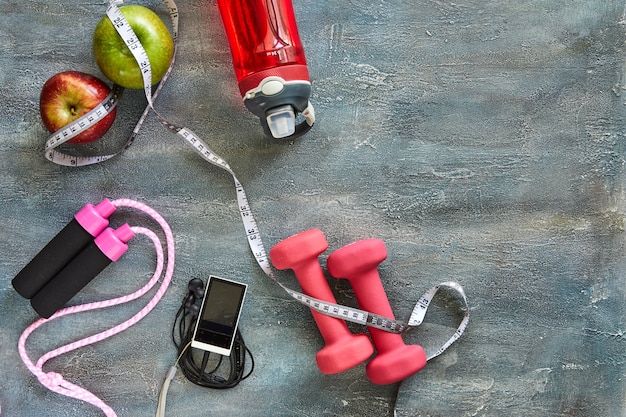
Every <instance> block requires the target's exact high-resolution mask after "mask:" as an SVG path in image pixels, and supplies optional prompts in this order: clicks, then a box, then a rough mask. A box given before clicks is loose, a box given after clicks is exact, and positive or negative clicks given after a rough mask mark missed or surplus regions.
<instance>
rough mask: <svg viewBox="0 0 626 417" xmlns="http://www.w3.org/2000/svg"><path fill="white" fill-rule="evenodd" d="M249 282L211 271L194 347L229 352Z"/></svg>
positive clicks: (194, 336)
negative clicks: (237, 280)
mask: <svg viewBox="0 0 626 417" xmlns="http://www.w3.org/2000/svg"><path fill="white" fill-rule="evenodd" d="M247 288H248V286H247V285H246V284H242V283H239V282H235V281H231V280H227V279H224V278H219V277H216V276H213V275H211V276H210V277H209V281H208V282H207V285H206V291H205V293H204V299H203V300H202V307H201V308H200V314H199V315H198V321H197V322H196V328H195V330H194V332H193V339H192V340H191V347H194V348H198V349H202V350H206V351H209V352H214V353H217V354H220V355H224V356H229V355H230V351H231V349H232V346H233V341H234V339H235V333H236V332H237V324H238V323H239V316H240V315H241V307H242V305H243V300H244V298H245V296H246V290H247Z"/></svg>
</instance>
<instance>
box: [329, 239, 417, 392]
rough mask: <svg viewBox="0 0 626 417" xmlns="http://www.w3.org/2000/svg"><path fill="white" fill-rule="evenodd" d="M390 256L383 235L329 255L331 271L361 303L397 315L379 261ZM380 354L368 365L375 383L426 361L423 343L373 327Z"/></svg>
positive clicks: (377, 311)
mask: <svg viewBox="0 0 626 417" xmlns="http://www.w3.org/2000/svg"><path fill="white" fill-rule="evenodd" d="M386 258H387V249H386V248H385V244H384V242H383V241H381V240H379V239H365V240H360V241H357V242H354V243H352V244H350V245H347V246H344V247H342V248H341V249H338V250H336V251H335V252H333V253H331V254H330V255H329V256H328V260H327V264H326V265H327V268H328V272H329V273H330V274H331V275H332V276H334V277H336V278H346V279H347V280H348V281H350V284H351V285H352V288H353V289H354V293H355V295H356V299H357V302H358V304H359V307H360V308H362V309H363V310H366V311H369V312H372V313H375V314H380V315H382V316H385V317H389V318H391V319H395V317H394V314H393V311H392V310H391V306H390V304H389V300H388V299H387V294H386V293H385V289H384V287H383V284H382V282H381V279H380V276H379V274H378V269H377V267H378V265H379V264H380V263H381V262H382V261H384V260H385V259H386ZM368 330H369V332H370V334H371V336H372V340H373V341H374V344H375V345H376V350H377V355H376V356H375V357H374V358H373V359H372V360H371V361H369V362H368V364H367V366H366V367H365V371H366V373H367V377H368V379H369V380H370V381H372V382H373V383H375V384H391V383H394V382H398V381H401V380H403V379H405V378H407V377H409V376H411V375H413V374H415V373H416V372H418V371H419V370H421V369H422V368H423V367H424V366H425V365H426V354H425V353H424V349H422V347H421V346H419V345H408V346H407V345H405V344H404V341H403V340H402V336H400V335H399V334H397V333H389V332H386V331H384V330H380V329H376V328H372V327H369V328H368Z"/></svg>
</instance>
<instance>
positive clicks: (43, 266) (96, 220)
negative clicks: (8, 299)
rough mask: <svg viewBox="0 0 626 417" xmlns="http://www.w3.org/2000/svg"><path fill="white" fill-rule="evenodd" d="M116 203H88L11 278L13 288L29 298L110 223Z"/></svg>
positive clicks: (105, 201)
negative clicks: (109, 219)
mask: <svg viewBox="0 0 626 417" xmlns="http://www.w3.org/2000/svg"><path fill="white" fill-rule="evenodd" d="M114 211H115V206H114V205H113V204H112V203H111V202H110V201H109V200H107V199H104V200H102V201H101V202H100V203H99V204H98V205H96V206H94V205H91V204H87V205H86V206H84V207H83V208H82V209H81V210H79V211H78V213H76V214H75V215H74V218H73V219H72V220H71V221H70V222H69V223H68V224H67V225H66V226H65V227H64V228H63V229H62V230H61V231H60V232H59V233H58V234H57V235H56V236H55V237H54V238H53V239H52V240H51V241H50V242H48V244H47V245H46V246H45V247H44V248H43V249H42V250H41V251H40V252H39V253H38V254H37V255H36V256H35V257H34V258H33V259H32V260H31V261H30V262H29V263H28V264H27V265H26V266H25V267H24V268H23V269H22V270H21V271H20V272H19V273H18V274H17V275H16V276H15V278H13V280H12V281H11V284H13V288H15V290H16V291H17V292H18V293H19V294H20V295H21V296H22V297H24V298H32V297H33V296H34V295H35V294H36V293H37V292H38V291H39V290H40V289H42V288H43V287H44V285H46V284H47V283H48V281H50V280H51V279H52V278H53V277H54V276H55V275H56V274H57V273H59V271H61V269H63V267H65V266H66V265H67V264H68V263H69V262H70V261H71V260H72V259H73V258H74V257H75V256H76V255H78V254H79V253H80V251H82V250H83V249H84V248H85V247H86V246H87V245H89V244H90V243H92V242H93V240H94V238H95V237H97V236H98V235H99V234H100V233H101V232H102V231H103V230H105V229H106V227H107V226H108V225H109V221H108V218H109V216H110V215H111V214H113V212H114Z"/></svg>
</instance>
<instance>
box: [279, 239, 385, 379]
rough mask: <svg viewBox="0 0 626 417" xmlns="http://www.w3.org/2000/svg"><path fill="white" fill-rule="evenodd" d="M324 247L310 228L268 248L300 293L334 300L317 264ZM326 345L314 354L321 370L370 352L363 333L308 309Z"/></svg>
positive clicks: (348, 364)
mask: <svg viewBox="0 0 626 417" xmlns="http://www.w3.org/2000/svg"><path fill="white" fill-rule="evenodd" d="M327 248H328V242H327V241H326V237H325V236H324V234H323V233H322V232H321V231H320V230H318V229H311V230H307V231H304V232H301V233H298V234H296V235H293V236H291V237H288V238H287V239H285V240H283V241H281V242H280V243H278V244H276V245H275V246H274V247H272V249H271V250H270V259H271V261H272V264H273V265H274V267H276V268H277V269H280V270H284V269H292V270H293V272H294V273H295V275H296V279H297V280H298V282H299V284H300V287H301V288H302V291H303V292H304V294H306V295H309V296H311V297H314V298H317V299H320V300H322V301H327V302H330V303H336V300H335V296H334V295H333V293H332V291H331V289H330V286H329V285H328V282H327V280H326V277H325V276H324V272H323V271H322V267H321V266H320V264H319V261H318V256H319V255H320V254H321V253H323V252H324V251H325V250H326V249H327ZM311 313H312V314H313V318H314V319H315V323H316V324H317V327H318V328H319V331H320V333H321V335H322V337H323V338H324V342H325V343H326V346H325V347H324V348H322V349H321V350H320V351H319V352H318V353H317V354H316V355H315V359H316V361H317V366H318V368H319V369H320V371H322V372H323V373H325V374H335V373H339V372H342V371H345V370H347V369H350V368H352V367H354V366H356V365H358V364H360V363H361V362H363V361H365V360H366V359H367V358H369V357H370V356H371V355H372V354H373V353H374V348H373V347H372V343H371V342H370V340H369V337H368V336H367V335H366V334H352V333H351V332H350V330H349V329H348V326H347V325H346V322H345V321H344V320H340V319H337V318H334V317H330V316H327V315H324V314H322V313H319V312H317V311H314V310H311Z"/></svg>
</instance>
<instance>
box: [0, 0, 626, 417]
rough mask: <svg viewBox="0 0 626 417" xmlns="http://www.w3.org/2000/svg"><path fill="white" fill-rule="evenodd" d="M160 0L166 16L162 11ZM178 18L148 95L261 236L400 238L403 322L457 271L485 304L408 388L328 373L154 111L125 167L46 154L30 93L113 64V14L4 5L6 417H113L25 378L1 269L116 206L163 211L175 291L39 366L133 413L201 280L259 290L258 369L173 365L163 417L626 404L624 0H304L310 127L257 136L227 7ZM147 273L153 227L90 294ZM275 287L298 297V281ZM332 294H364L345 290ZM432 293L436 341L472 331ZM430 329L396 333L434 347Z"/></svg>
mask: <svg viewBox="0 0 626 417" xmlns="http://www.w3.org/2000/svg"><path fill="white" fill-rule="evenodd" d="M143 4H146V5H148V6H150V7H152V8H153V9H154V10H156V11H158V13H159V14H160V15H161V16H162V17H164V19H167V17H166V12H165V8H164V6H163V5H162V4H161V3H160V2H158V1H152V2H145V3H143ZM178 6H179V8H180V19H181V28H180V42H179V46H180V48H179V54H178V57H177V64H176V67H175V68H174V72H173V74H172V76H171V78H170V80H169V81H168V83H167V85H166V87H165V89H164V91H163V93H162V95H161V96H160V98H159V99H158V101H157V105H156V106H157V108H158V110H159V111H160V112H161V114H163V115H164V116H166V117H167V118H169V119H171V120H172V121H173V122H176V123H179V124H183V125H185V126H187V127H189V128H190V129H192V130H194V131H195V132H196V133H197V134H199V135H200V136H201V137H203V138H204V139H205V140H206V142H207V143H208V144H209V145H210V146H211V148H212V149H213V150H214V151H215V152H217V153H218V154H220V155H221V156H223V157H224V158H225V159H226V160H227V161H228V162H229V163H230V165H231V167H232V168H233V170H234V171H235V172H236V173H237V176H238V178H239V179H240V180H241V181H242V183H243V184H244V186H245V188H246V191H247V192H248V197H249V198H250V201H251V205H252V208H253V210H254V213H255V215H256V218H257V221H258V223H259V227H260V229H261V231H262V234H263V238H264V241H265V244H266V246H267V248H268V249H269V247H271V246H272V245H274V244H275V243H277V242H279V241H280V240H282V239H284V238H285V237H287V236H290V235H291V234H294V233H297V232H299V231H302V230H305V229H308V228H311V227H318V228H321V229H323V230H324V232H325V233H326V235H327V237H328V241H329V244H330V249H329V251H328V253H330V251H331V250H332V249H336V248H339V247H340V246H342V245H344V244H347V243H350V242H353V241H355V240H358V239H361V238H366V237H377V238H380V239H383V240H384V241H385V243H386V244H387V247H388V250H389V258H388V259H387V261H385V262H384V263H383V264H382V265H381V268H380V270H381V276H382V279H383V282H384V285H385V287H386V290H387V293H388V296H389V299H390V302H391V305H392V307H393V309H394V311H395V313H396V316H397V317H399V318H403V319H406V318H408V314H409V313H410V311H411V309H412V307H413V304H414V303H415V301H416V300H417V298H418V297H419V296H420V295H421V294H422V293H423V292H424V291H425V290H426V289H427V288H429V287H430V286H432V285H434V284H436V283H438V282H440V281H445V280H450V279H452V280H456V281H458V282H459V283H461V285H463V286H464V288H465V289H466V292H467V294H468V296H469V298H470V303H471V314H472V318H471V322H470V326H469V328H468V331H467V333H466V335H465V336H464V337H463V338H462V339H461V340H460V342H458V343H457V344H455V345H453V347H452V348H450V349H449V351H448V352H446V353H445V354H444V355H443V356H441V357H440V358H437V359H435V360H433V361H431V363H429V364H428V365H427V367H426V368H425V369H424V370H423V371H422V372H420V373H419V374H417V375H415V376H413V377H411V378H409V379H408V380H406V381H405V382H404V383H402V384H401V385H399V386H398V385H390V386H375V385H373V384H371V383H369V382H368V380H367V379H366V378H365V373H364V366H363V365H361V366H359V367H357V368H355V369H353V370H350V371H347V372H345V373H342V374H339V375H334V376H326V375H322V374H321V373H320V372H319V371H318V370H317V368H316V365H315V362H314V355H315V353H316V352H317V351H318V350H319V349H320V348H321V347H322V340H321V337H320V336H319V333H318V331H317V328H316V327H315V324H314V323H313V320H312V319H311V316H310V313H309V312H308V311H307V309H306V308H304V307H303V306H301V305H300V304H298V303H297V302H294V301H290V300H288V298H287V296H286V295H285V294H284V293H283V292H282V290H281V289H280V288H279V287H278V286H277V285H275V284H274V283H272V282H271V281H269V280H268V279H267V277H265V276H264V275H263V273H262V272H261V271H260V269H259V268H258V267H257V266H256V264H255V262H254V259H253V258H252V256H251V254H250V252H249V249H248V248H247V243H246V239H245V236H244V233H243V228H242V225H241V223H240V219H239V215H238V212H237V205H236V200H235V192H234V188H233V185H232V179H231V178H230V177H229V175H228V174H227V173H225V172H223V171H221V170H219V169H218V168H215V167H213V166H211V165H209V164H207V163H206V162H204V161H203V160H201V159H200V158H199V157H198V156H197V155H196V154H195V153H194V152H193V150H192V149H191V148H190V147H188V146H187V145H185V144H184V143H183V142H182V140H180V139H179V138H178V137H176V136H174V135H172V134H171V133H169V132H168V131H166V130H165V129H163V128H161V127H160V126H159V125H158V123H157V122H156V121H155V119H154V118H153V117H150V118H149V119H148V121H147V123H146V124H145V126H144V128H143V130H142V131H141V133H140V135H139V137H138V139H137V141H136V143H135V144H134V145H133V146H132V147H131V148H130V149H129V150H128V151H127V152H125V153H124V154H122V155H121V156H120V157H118V158H115V159H113V160H111V161H109V162H106V163H103V164H100V165H96V166H92V167H85V168H74V169H72V168H64V167H60V166H56V165H54V164H52V163H50V162H48V161H46V160H45V159H44V157H43V144H44V141H45V138H46V136H47V134H46V132H45V130H44V128H43V126H42V124H41V121H40V118H39V113H38V112H39V110H38V97H39V91H40V89H41V86H42V85H43V83H44V82H45V80H46V79H47V78H49V77H50V76H52V75H53V74H55V73H57V72H60V71H63V70H68V69H74V70H80V71H84V72H90V73H93V74H96V75H100V73H99V70H98V69H97V67H96V65H95V62H94V60H93V57H92V56H91V39H90V38H91V34H92V31H93V28H94V27H95V25H96V23H97V22H98V20H99V19H100V18H101V17H102V16H103V14H104V11H105V8H106V4H105V3H104V2H103V1H97V2H95V3H94V2H91V3H90V2H85V1H83V0H68V1H67V2H64V3H59V2H49V1H35V0H24V1H19V2H18V1H12V0H2V1H1V2H0V26H1V27H2V30H1V32H0V49H1V50H2V53H0V144H1V146H2V152H1V153H0V159H1V167H2V169H1V171H0V183H1V187H0V233H1V234H2V235H1V236H2V239H0V254H1V257H0V280H1V281H0V283H1V285H0V312H1V313H2V320H1V321H0V387H1V389H0V404H1V406H2V411H3V413H2V415H3V417H4V416H18V417H19V416H58V417H70V416H81V417H89V416H99V415H101V413H100V412H99V411H98V410H97V409H95V408H93V407H91V406H90V405H87V404H84V403H81V402H78V401H74V400H70V399H66V398H65V397H61V396H59V395H57V394H54V393H52V392H49V391H47V390H46V389H45V388H43V387H42V386H41V385H40V384H39V383H38V382H37V380H36V379H35V378H34V377H33V376H32V375H31V374H30V373H29V372H28V371H27V370H26V368H25V367H24V366H23V365H22V363H21V362H20V359H19V356H18V353H17V347H16V346H17V339H18V337H19V335H20V333H21V331H22V330H23V329H24V328H25V327H26V326H27V325H28V324H30V323H31V322H32V321H33V320H34V319H35V318H36V316H35V314H34V312H33V311H32V310H31V309H30V306H29V304H28V302H27V301H26V300H24V299H22V298H20V297H19V296H18V295H17V294H16V293H15V292H14V291H13V289H12V288H11V285H10V281H11V279H12V278H13V276H14V275H15V274H16V273H17V272H18V271H19V270H20V269H21V268H22V267H23V266H24V265H25V264H26V263H27V262H28V260H30V258H31V257H32V256H33V255H34V254H35V253H37V251H38V250H39V249H40V248H41V247H43V245H44V244H45V243H46V242H47V241H48V240H49V239H50V238H52V236H54V235H55V234H56V232H57V231H58V230H60V228H61V227H62V226H63V225H64V224H65V223H66V222H67V221H68V219H69V218H70V217H71V215H72V214H73V213H74V212H76V211H77V210H78V209H79V208H80V207H82V206H83V205H84V204H85V203H88V202H92V203H96V202H98V201H100V200H101V199H102V198H103V197H109V198H112V199H114V198H120V197H128V198H135V199H138V200H140V201H142V202H145V203H147V204H149V205H151V206H153V207H154V208H156V209H157V210H159V211H160V212H161V213H162V215H163V216H164V217H165V218H166V219H167V220H168V221H169V222H170V223H171V226H172V228H173V230H174V233H175V235H176V241H177V250H178V259H177V264H176V275H175V279H174V282H173V284H172V286H171V288H170V289H169V291H168V293H167V294H166V296H165V298H164V300H163V301H162V302H161V303H160V304H159V305H158V307H157V308H156V310H155V311H154V312H153V313H152V314H150V315H149V316H148V317H147V318H146V319H145V320H144V321H142V322H141V323H140V324H138V325H137V326H135V327H133V328H131V329H130V330H128V331H126V332H125V333H123V334H121V335H119V336H117V337H114V338H112V339H111V340H108V341H105V342H102V343H100V344H97V345H93V346H90V347H87V348H85V349H82V350H80V351H77V352H75V353H72V354H69V355H66V356H63V357H60V358H57V359H55V360H53V361H51V362H50V363H49V365H48V367H47V368H46V369H47V370H53V371H56V372H61V373H63V374H64V376H65V377H66V378H67V379H68V380H71V381H73V382H75V383H78V384H80V385H82V386H84V387H86V388H88V389H90V390H91V391H93V392H94V393H95V394H96V395H98V396H100V397H101V398H102V399H104V401H105V402H107V403H108V404H109V405H111V406H112V407H113V409H115V410H116V411H117V413H118V415H120V416H132V417H143V416H151V415H154V412H155V408H156V400H157V396H158V391H159V387H160V384H161V381H162V378H163V377H164V375H165V373H166V370H167V369H168V368H169V366H170V365H171V364H172V363H173V362H174V360H175V351H174V348H173V346H172V344H171V342H170V340H169V331H170V326H171V324H172V320H173V316H174V313H175V311H176V309H177V308H178V305H179V303H180V301H181V299H182V297H183V295H184V293H185V291H186V286H187V281H188V280H189V279H190V278H191V277H205V276H207V275H208V274H215V275H219V276H223V277H226V278H231V279H238V280H242V281H244V282H247V283H248V284H249V285H250V291H249V294H248V299H247V302H246V305H245V309H244V312H243V316H242V321H241V328H242V332H243V333H244V335H245V337H246V341H247V342H248V344H249V345H250V348H251V349H252V351H253V352H254V354H255V358H256V360H257V368H256V370H255V372H254V374H253V376H252V377H251V378H250V379H249V380H246V381H245V382H244V383H242V384H241V385H240V386H239V387H237V388H236V389H233V390H229V391H212V390H208V389H203V388H199V387H196V386H195V385H193V384H191V383H189V382H188V381H186V380H185V379H184V378H183V377H182V376H180V375H179V376H178V377H177V378H176V379H175V381H174V382H173V384H172V386H171V389H170V395H169V397H168V415H170V416H207V415H220V416H242V415H243V416H359V417H365V416H371V417H379V416H390V415H391V414H392V410H393V407H394V401H395V397H396V392H397V393H398V397H397V402H396V403H395V405H396V407H397V412H398V415H399V416H413V417H414V416H446V417H449V416H467V417H469V416H503V415H507V416H511V417H513V416H529V415H532V416H595V417H601V416H605V417H616V416H623V415H626V412H625V411H624V410H625V406H624V401H625V397H624V394H625V392H624V386H625V384H624V374H625V372H626V368H625V366H624V362H625V349H624V347H625V344H624V328H625V326H626V325H625V324H624V312H625V311H624V301H625V289H624V288H625V286H624V271H625V267H626V265H625V263H626V260H625V257H624V208H625V205H624V147H625V137H624V136H625V134H626V130H625V128H624V121H625V120H624V119H625V118H624V88H626V71H625V65H626V64H625V60H626V57H625V55H624V30H625V26H624V25H625V21H624V3H623V1H618V0H550V1H546V0H529V1H524V2H512V1H502V0H480V1H479V0H469V1H458V2H449V1H435V0H419V1H416V2H400V1H397V0H385V1H382V0H381V1H375V2H370V1H364V0H336V1H333V2H329V1H320V2H302V1H298V0H296V1H295V7H296V12H297V15H298V20H299V29H300V34H301V37H302V39H303V42H304V44H305V49H306V53H307V58H308V61H309V68H310V72H311V78H312V83H313V97H312V102H313V103H314V105H315V108H316V111H317V116H318V122H317V124H316V125H315V127H314V129H313V130H312V131H311V132H310V133H309V134H308V135H307V136H306V137H305V138H303V139H301V140H297V141H293V142H273V141H271V140H268V139H267V138H265V137H263V135H262V132H261V129H260V127H259V124H258V121H257V120H256V119H255V117H254V116H253V115H251V114H250V113H248V112H246V110H245V109H244V107H243V105H242V104H241V102H240V100H239V95H238V91H237V86H236V83H235V79H234V75H233V72H232V68H231V66H230V65H231V64H230V55H229V51H228V47H227V44H226V40H225V38H224V34H223V29H222V26H221V22H220V20H219V15H218V13H217V8H216V5H215V3H214V1H208V2H207V1H192V0H189V1H180V2H179V3H178ZM144 103H145V99H144V98H143V97H142V95H141V93H140V92H132V91H130V92H128V91H127V92H126V93H125V95H124V97H123V100H122V103H121V105H120V116H119V117H118V120H117V122H116V125H115V126H114V128H113V131H112V132H111V134H110V135H109V136H108V137H107V139H106V140H105V142H104V143H103V144H102V146H104V147H110V149H115V148H116V146H119V144H121V143H123V142H124V141H125V140H126V138H127V137H128V135H129V133H130V131H131V129H132V127H133V126H134V121H135V120H136V119H137V117H138V115H139V114H140V113H141V111H142V110H143V106H144ZM127 213H129V212H127ZM122 221H129V222H130V223H131V224H133V225H135V224H139V225H147V226H151V227H152V226H153V224H152V223H150V222H149V221H147V220H146V219H144V218H143V217H142V216H137V215H134V214H132V215H131V214H130V213H129V214H128V215H126V216H123V215H120V216H117V217H115V218H114V223H118V224H119V223H120V222H122ZM328 253H326V254H324V255H323V256H322V262H324V261H325V258H326V257H327V255H328ZM153 263H154V261H153V254H152V249H151V247H150V245H149V244H148V243H146V241H145V240H142V239H136V241H133V242H132V244H131V250H130V251H129V253H128V254H127V255H126V256H125V257H124V258H123V260H121V261H120V262H119V263H117V264H115V265H113V266H111V267H109V268H108V269H107V270H105V271H104V272H103V273H102V274H101V275H100V276H99V277H98V278H97V280H94V281H93V282H92V283H91V284H90V285H89V286H88V287H87V288H85V290H84V291H83V292H81V293H80V295H79V296H77V298H76V299H75V300H73V302H79V301H92V300H97V299H100V298H102V297H105V296H112V295H119V294H123V293H126V292H130V291H131V290H133V289H135V288H138V287H139V286H140V285H141V284H142V283H143V282H145V281H146V280H147V279H148V277H149V276H150V274H151V273H152V268H153ZM279 277H280V280H281V282H284V283H285V284H287V285H289V286H290V287H292V288H294V289H296V288H297V283H296V282H295V280H294V279H293V277H292V276H291V275H290V274H288V273H281V274H279ZM331 284H332V285H333V288H334V289H335V290H336V294H337V298H338V299H339V301H341V302H343V303H345V304H350V305H354V299H353V295H352V293H351V290H350V288H349V285H347V284H345V283H343V282H336V281H331ZM145 302H146V301H145V300H143V301H138V302H136V303H133V304H131V305H128V306H124V307H120V308H116V309H113V310H112V311H110V312H107V313H94V314H88V315H85V316H84V317H71V318H67V319H66V320H62V321H60V322H59V323H54V324H51V325H50V326H48V327H46V328H45V329H42V330H41V331H39V332H38V333H36V334H35V335H34V336H33V338H32V341H31V343H30V344H29V352H31V353H32V354H33V355H35V354H37V353H39V354H41V353H43V352H45V351H46V350H49V349H51V348H54V347H56V346H59V345H60V344H62V343H65V342H69V341H72V340H75V339H77V338H78V337H79V336H83V335H87V334H90V333H92V332H94V331H96V330H101V329H103V328H105V327H106V325H107V324H111V323H115V322H117V321H120V320H123V319H125V318H127V317H130V316H131V315H132V314H134V312H136V311H138V310H139V309H140V308H141V306H143V304H144V303H145ZM440 304H442V305H440V306H439V307H440V308H439V310H438V311H439V313H438V314H433V315H431V316H429V317H428V318H427V320H428V321H429V325H428V326H429V328H431V329H441V328H442V326H443V328H444V329H445V328H446V326H451V325H453V324H454V323H455V322H454V320H455V317H454V315H450V314H446V312H449V311H454V306H455V305H454V304H453V303H452V304H449V305H448V307H450V309H449V310H444V309H443V308H442V307H445V305H443V303H440ZM425 329H426V328H425ZM355 330H359V329H358V328H355ZM423 334H425V333H424V332H423V331H422V330H419V329H418V330H415V331H413V332H412V333H411V334H409V335H407V336H406V337H405V340H406V341H407V343H424V344H426V343H425V342H426V341H425V339H424V337H423V336H422V335H423ZM431 347H432V346H431Z"/></svg>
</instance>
